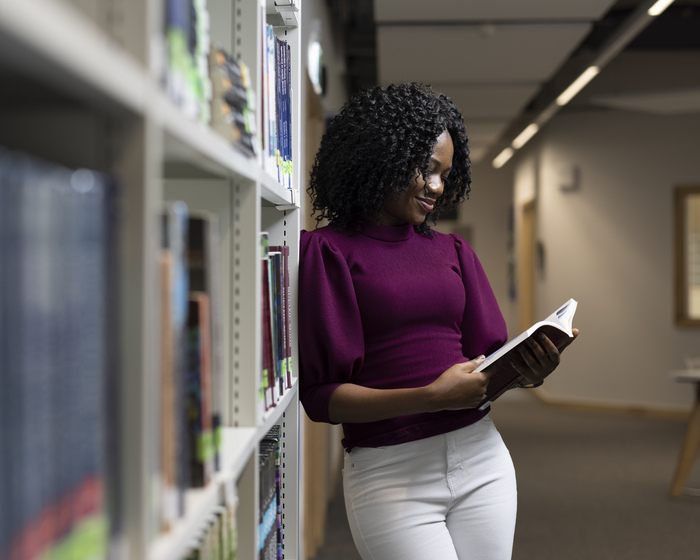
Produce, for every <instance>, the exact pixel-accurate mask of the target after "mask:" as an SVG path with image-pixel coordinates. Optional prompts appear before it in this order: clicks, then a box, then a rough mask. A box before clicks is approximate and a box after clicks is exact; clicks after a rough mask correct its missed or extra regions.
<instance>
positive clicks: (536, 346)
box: [513, 329, 579, 385]
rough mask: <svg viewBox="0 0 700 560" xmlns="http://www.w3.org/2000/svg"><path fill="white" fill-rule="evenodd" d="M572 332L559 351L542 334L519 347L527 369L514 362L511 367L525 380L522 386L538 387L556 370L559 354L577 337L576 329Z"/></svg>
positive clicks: (559, 358) (559, 359)
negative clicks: (571, 336) (571, 335)
mask: <svg viewBox="0 0 700 560" xmlns="http://www.w3.org/2000/svg"><path fill="white" fill-rule="evenodd" d="M572 332H573V333H574V336H573V338H571V339H569V340H568V341H567V343H566V344H565V345H564V346H563V347H562V348H561V349H559V348H557V347H556V345H555V344H554V343H553V342H552V341H551V340H550V339H549V338H548V337H547V336H546V335H544V334H541V335H539V337H538V339H534V338H529V339H528V340H527V341H526V344H524V345H522V346H521V348H520V349H519V350H520V356H521V357H522V359H523V362H524V363H525V364H526V366H527V367H526V368H523V367H522V364H519V363H517V362H516V361H513V366H514V367H515V369H516V370H517V371H518V372H520V374H521V375H522V376H523V377H524V378H525V383H524V384H530V385H539V384H541V383H542V381H544V379H545V378H546V377H547V376H548V375H549V374H550V373H552V372H553V371H554V370H555V369H556V368H557V366H558V365H559V362H560V361H561V353H562V352H563V351H564V349H565V348H566V347H567V346H568V345H569V344H571V343H572V342H573V341H574V339H575V338H576V337H577V336H578V332H579V331H578V329H573V331H572Z"/></svg>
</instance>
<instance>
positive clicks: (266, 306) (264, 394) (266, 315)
mask: <svg viewBox="0 0 700 560" xmlns="http://www.w3.org/2000/svg"><path fill="white" fill-rule="evenodd" d="M269 248H270V246H269V239H268V233H267V232H262V233H261V234H260V251H261V268H262V270H261V275H262V281H261V286H260V288H261V294H260V301H261V321H260V322H261V328H262V332H261V339H262V345H261V346H262V367H261V378H260V391H261V399H260V400H261V402H262V407H261V412H265V411H267V410H269V409H270V408H272V407H273V406H275V402H276V398H275V393H276V391H275V369H276V357H275V344H274V340H273V335H272V332H273V325H272V298H271V286H270V275H271V272H270V258H269V253H270V250H269Z"/></svg>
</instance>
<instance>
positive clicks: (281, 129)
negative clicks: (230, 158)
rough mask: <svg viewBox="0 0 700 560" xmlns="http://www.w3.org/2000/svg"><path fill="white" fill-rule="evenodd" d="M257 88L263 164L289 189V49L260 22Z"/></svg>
mask: <svg viewBox="0 0 700 560" xmlns="http://www.w3.org/2000/svg"><path fill="white" fill-rule="evenodd" d="M262 37H263V44H262V56H263V71H262V79H261V87H262V92H263V107H262V122H263V134H262V138H261V141H262V146H263V150H262V151H263V167H264V168H265V170H266V171H267V172H268V173H269V174H270V175H271V176H272V177H274V178H275V179H277V181H278V182H279V183H280V184H281V185H283V186H284V187H286V188H288V189H291V188H292V179H293V163H292V150H291V146H292V141H291V140H292V139H291V130H292V111H291V100H292V80H291V76H292V68H291V48H290V46H289V44H288V43H287V41H285V40H283V39H280V38H278V37H277V36H276V35H275V32H274V29H273V27H272V26H271V25H269V24H267V23H263V29H262Z"/></svg>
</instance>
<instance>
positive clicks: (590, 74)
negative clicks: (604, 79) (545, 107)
mask: <svg viewBox="0 0 700 560" xmlns="http://www.w3.org/2000/svg"><path fill="white" fill-rule="evenodd" d="M598 72H600V70H599V68H598V67H597V66H589V67H588V68H586V70H585V71H584V72H583V74H581V75H580V76H579V77H578V78H576V79H575V80H574V82H573V83H572V84H571V85H570V86H569V87H568V88H566V89H565V90H564V92H563V93H562V94H561V95H560V96H559V97H557V105H561V106H563V105H566V104H567V103H568V102H569V101H571V100H572V99H573V98H574V96H575V95H576V94H577V93H578V92H579V91H581V90H582V89H583V88H584V87H585V86H586V84H587V83H588V82H590V81H591V80H592V79H593V78H595V77H596V76H597V75H598Z"/></svg>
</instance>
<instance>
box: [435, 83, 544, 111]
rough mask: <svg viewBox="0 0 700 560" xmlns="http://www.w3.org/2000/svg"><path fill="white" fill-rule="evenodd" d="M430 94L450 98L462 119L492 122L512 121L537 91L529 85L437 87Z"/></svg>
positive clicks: (534, 86)
mask: <svg viewBox="0 0 700 560" xmlns="http://www.w3.org/2000/svg"><path fill="white" fill-rule="evenodd" d="M432 85H433V90H435V91H439V92H442V93H444V94H445V95H447V96H449V97H451V98H452V101H454V103H455V105H457V107H459V110H460V111H461V112H462V114H463V115H464V117H465V118H471V119H494V118H503V117H508V118H510V117H514V116H516V115H518V114H520V111H522V109H523V108H524V107H525V105H527V103H528V101H530V99H532V97H533V96H534V95H535V94H536V93H537V91H538V90H539V85H538V84H530V85H498V84H497V85H440V84H439V83H433V84H432Z"/></svg>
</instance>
